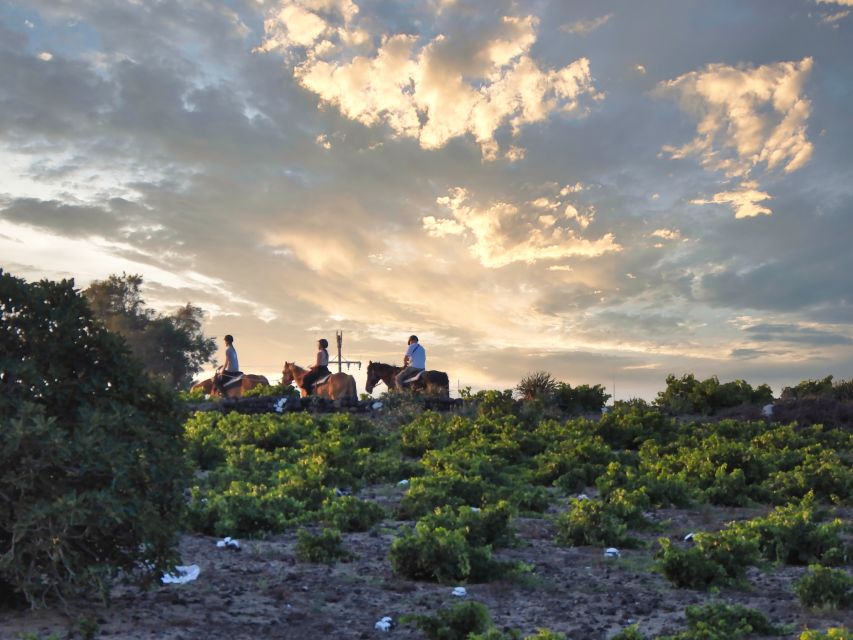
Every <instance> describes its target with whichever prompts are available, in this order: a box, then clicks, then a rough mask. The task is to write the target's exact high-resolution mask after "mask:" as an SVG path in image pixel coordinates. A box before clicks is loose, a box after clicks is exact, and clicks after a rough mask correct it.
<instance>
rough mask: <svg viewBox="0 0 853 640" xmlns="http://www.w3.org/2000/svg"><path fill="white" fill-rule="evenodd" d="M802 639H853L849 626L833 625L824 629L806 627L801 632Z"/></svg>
mask: <svg viewBox="0 0 853 640" xmlns="http://www.w3.org/2000/svg"><path fill="white" fill-rule="evenodd" d="M800 640H853V634H851V633H850V632H849V631H848V630H847V627H831V628H829V629H827V630H826V631H825V632H824V631H813V630H811V629H806V630H805V631H803V632H802V633H801V634H800Z"/></svg>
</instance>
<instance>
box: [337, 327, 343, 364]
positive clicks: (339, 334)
mask: <svg viewBox="0 0 853 640" xmlns="http://www.w3.org/2000/svg"><path fill="white" fill-rule="evenodd" d="M335 338H337V341H338V373H341V371H342V369H341V365H342V364H343V359H342V357H341V345H342V344H343V342H344V332H343V331H340V330H338V331H336V332H335Z"/></svg>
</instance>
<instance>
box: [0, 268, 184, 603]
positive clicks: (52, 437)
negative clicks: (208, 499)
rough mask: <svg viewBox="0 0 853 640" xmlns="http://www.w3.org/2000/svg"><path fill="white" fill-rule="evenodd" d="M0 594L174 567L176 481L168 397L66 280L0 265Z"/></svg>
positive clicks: (99, 583) (178, 450) (179, 462)
mask: <svg viewBox="0 0 853 640" xmlns="http://www.w3.org/2000/svg"><path fill="white" fill-rule="evenodd" d="M0 318H2V322H0V496H2V497H3V498H2V500H0V598H4V599H5V598H7V597H8V598H10V599H11V598H12V597H14V596H15V595H17V596H22V597H24V598H25V599H26V600H27V601H28V602H29V603H30V604H31V605H33V606H35V605H38V604H40V603H42V602H44V600H45V598H47V597H48V596H50V595H53V594H59V595H61V594H62V593H67V592H69V591H72V590H74V589H75V588H79V589H81V590H86V591H92V590H95V591H97V592H101V593H102V594H106V593H107V590H108V584H109V582H110V579H111V578H112V577H113V576H115V575H116V574H117V573H118V572H119V571H122V572H125V573H127V574H131V575H136V576H138V577H140V578H141V579H143V580H148V581H153V580H156V579H157V578H158V577H159V576H160V575H161V574H162V572H163V571H165V570H169V569H171V568H172V567H173V566H174V563H175V562H176V560H177V559H178V556H177V552H176V542H177V534H178V531H179V523H180V520H181V514H182V512H183V505H184V500H183V496H182V491H183V489H184V487H185V486H186V482H187V466H186V465H185V463H184V460H183V452H182V441H181V431H180V413H179V409H178V405H177V402H176V399H175V396H174V395H173V393H172V392H170V391H168V390H167V389H166V388H165V387H164V386H162V385H161V384H159V383H155V382H154V381H152V380H151V379H150V378H148V376H147V375H146V374H145V373H144V371H143V369H142V366H141V365H140V364H139V363H138V362H137V361H136V360H134V359H133V358H132V357H131V356H130V353H129V351H128V348H127V346H126V345H125V344H124V342H123V340H122V339H121V338H119V337H118V336H116V335H114V334H111V333H109V332H107V331H106V330H105V329H104V328H103V326H102V325H101V324H100V323H99V322H98V321H96V320H95V319H94V318H93V317H92V313H91V312H90V310H89V307H88V305H87V303H86V301H85V300H84V299H83V298H82V296H80V295H79V294H78V293H77V292H76V291H75V289H74V282H73V281H62V282H59V283H55V282H49V281H46V280H45V281H42V282H39V283H33V284H27V283H26V282H24V281H23V280H20V279H17V278H13V277H12V276H10V275H8V274H6V273H3V272H2V271H0Z"/></svg>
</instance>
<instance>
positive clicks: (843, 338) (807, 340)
mask: <svg viewBox="0 0 853 640" xmlns="http://www.w3.org/2000/svg"><path fill="white" fill-rule="evenodd" d="M746 333H747V334H749V337H750V338H751V339H752V340H756V341H758V342H789V343H796V344H805V345H811V346H821V347H823V346H837V345H849V344H853V338H851V337H850V335H848V334H840V333H831V332H829V331H822V330H820V329H814V328H811V327H801V326H797V325H787V324H757V325H754V326H751V327H748V328H747V329H746Z"/></svg>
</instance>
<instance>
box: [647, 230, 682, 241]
mask: <svg viewBox="0 0 853 640" xmlns="http://www.w3.org/2000/svg"><path fill="white" fill-rule="evenodd" d="M651 235H652V237H653V238H663V239H664V240H681V239H682V237H681V232H680V231H678V230H677V229H655V230H654V231H652V233H651Z"/></svg>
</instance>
